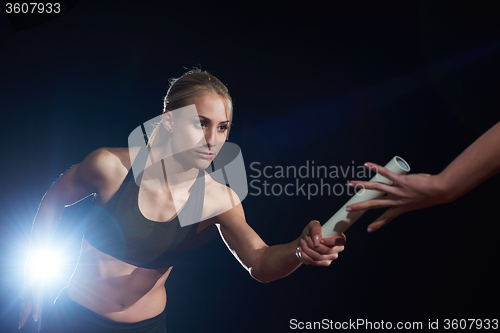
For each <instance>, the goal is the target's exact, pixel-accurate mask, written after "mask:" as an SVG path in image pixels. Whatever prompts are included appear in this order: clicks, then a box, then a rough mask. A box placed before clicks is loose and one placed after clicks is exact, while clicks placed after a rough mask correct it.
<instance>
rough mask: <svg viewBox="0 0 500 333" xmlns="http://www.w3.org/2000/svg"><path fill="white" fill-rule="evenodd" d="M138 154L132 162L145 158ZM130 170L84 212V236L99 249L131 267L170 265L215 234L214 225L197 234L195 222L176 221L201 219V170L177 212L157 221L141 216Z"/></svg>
mask: <svg viewBox="0 0 500 333" xmlns="http://www.w3.org/2000/svg"><path fill="white" fill-rule="evenodd" d="M143 151H145V149H142V150H141V152H143ZM141 152H140V153H139V154H138V157H139V156H141ZM143 156H144V155H143ZM146 156H147V155H146ZM138 157H136V159H135V161H134V165H135V163H138V160H144V159H141V158H138ZM133 169H134V168H131V169H130V170H129V172H128V174H127V176H126V177H125V179H124V181H123V183H122V184H121V186H120V188H119V189H118V191H117V192H116V193H115V194H114V195H113V196H112V197H111V199H109V201H108V202H106V203H105V204H104V205H98V204H97V203H96V202H95V200H94V202H93V204H92V207H91V208H90V211H89V213H88V215H87V222H86V230H85V239H86V240H87V241H88V242H89V243H90V244H91V245H92V246H93V247H95V248H96V249H98V250H99V251H102V252H104V253H106V254H109V255H110V256H112V257H114V258H117V259H119V260H122V261H124V262H127V263H129V264H132V265H134V266H138V267H144V268H163V267H170V266H172V265H174V264H175V263H176V262H177V261H178V260H179V259H180V257H181V256H182V255H183V254H184V253H185V252H186V251H188V250H191V249H194V248H196V247H198V246H200V245H202V244H204V243H205V242H207V241H208V240H209V239H210V238H211V237H212V236H213V235H214V234H215V231H216V228H215V226H214V225H210V226H209V227H207V228H205V229H203V230H202V231H201V232H199V233H198V232H197V231H196V230H197V228H198V223H193V224H189V225H187V226H184V227H182V226H181V225H180V223H179V217H180V218H181V220H183V221H185V220H184V219H186V220H188V221H201V213H202V210H203V200H204V194H205V177H204V176H205V172H204V171H203V170H200V172H199V174H198V177H197V179H196V180H195V182H194V184H193V185H192V187H191V190H190V193H191V195H190V196H189V198H188V200H187V202H186V204H185V205H184V207H183V209H182V210H181V211H180V212H179V214H178V215H176V216H175V218H174V219H172V220H171V221H169V222H156V221H152V220H149V219H147V218H146V217H144V215H143V214H142V213H141V211H140V209H139V203H138V197H139V186H137V184H136V182H135V179H134V174H133V171H132V170H133ZM134 170H137V169H134ZM141 176H142V175H140V177H141Z"/></svg>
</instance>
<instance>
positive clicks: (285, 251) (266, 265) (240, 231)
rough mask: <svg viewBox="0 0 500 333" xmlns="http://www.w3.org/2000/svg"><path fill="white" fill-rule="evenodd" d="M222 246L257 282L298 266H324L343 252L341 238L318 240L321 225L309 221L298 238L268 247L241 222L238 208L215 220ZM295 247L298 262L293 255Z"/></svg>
mask: <svg viewBox="0 0 500 333" xmlns="http://www.w3.org/2000/svg"><path fill="white" fill-rule="evenodd" d="M217 220H218V223H219V224H218V226H219V230H220V233H221V236H222V237H223V239H224V241H225V243H226V245H227V246H228V248H229V250H230V251H231V252H232V253H233V254H234V256H235V257H236V258H237V259H238V260H239V261H240V263H241V264H242V265H243V266H244V267H245V268H246V269H247V270H248V271H249V272H250V274H251V275H252V276H253V277H254V278H255V279H256V280H258V281H260V282H269V281H273V280H277V279H281V278H283V277H285V276H287V275H289V274H290V273H292V272H293V271H295V270H296V269H297V268H298V267H299V266H300V265H301V263H305V264H310V265H315V266H328V265H330V264H331V262H332V260H335V259H337V257H338V253H339V252H341V251H343V249H344V247H343V244H344V243H345V237H343V236H338V237H329V238H321V225H320V223H319V222H318V221H312V222H310V223H309V224H308V225H307V226H306V228H304V231H303V232H302V235H301V236H300V237H299V238H297V239H295V240H294V241H292V242H290V243H287V244H280V245H274V246H268V245H267V244H265V243H264V241H263V240H262V239H261V238H260V237H259V235H257V233H256V232H255V231H254V230H253V229H252V228H251V227H250V226H249V225H248V224H247V223H246V222H245V217H244V212H243V208H242V206H241V204H240V205H238V206H236V207H235V208H234V209H232V210H230V211H227V212H225V213H223V214H221V215H219V216H218V217H217ZM298 246H299V248H300V252H301V256H302V262H301V261H300V260H299V259H298V258H297V256H296V255H295V252H296V250H297V247H298Z"/></svg>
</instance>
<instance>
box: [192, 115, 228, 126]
mask: <svg viewBox="0 0 500 333" xmlns="http://www.w3.org/2000/svg"><path fill="white" fill-rule="evenodd" d="M194 117H196V116H194ZM198 118H201V119H202V120H205V121H206V122H207V123H209V122H211V121H212V120H211V119H210V118H208V117H205V116H202V115H200V114H199V115H198ZM228 122H229V120H224V121H221V122H219V124H223V123H228Z"/></svg>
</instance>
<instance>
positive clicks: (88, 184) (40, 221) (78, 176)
mask: <svg viewBox="0 0 500 333" xmlns="http://www.w3.org/2000/svg"><path fill="white" fill-rule="evenodd" d="M109 154H110V153H109V152H108V151H107V150H105V149H103V148H101V149H98V150H96V151H94V152H92V153H91V154H89V155H88V156H87V157H86V158H85V159H84V160H83V161H82V162H81V163H80V164H76V165H74V166H72V167H71V168H70V169H69V170H68V171H66V172H65V173H64V174H63V175H61V177H59V179H57V180H56V181H55V182H54V183H53V184H52V186H51V187H50V188H49V190H48V191H47V193H45V195H44V196H43V198H42V201H41V202H40V205H39V207H38V212H37V214H36V216H35V219H34V221H33V226H32V230H31V242H30V250H29V255H28V260H27V263H26V270H25V272H26V275H25V284H26V285H27V286H29V290H26V289H25V291H24V294H23V304H22V306H21V312H20V321H19V328H21V327H22V326H23V325H24V324H25V323H26V320H27V318H28V316H29V314H30V312H31V310H32V309H33V319H34V320H35V321H37V320H38V317H39V315H40V308H39V304H40V302H39V300H40V299H39V297H40V291H41V288H40V283H41V281H40V280H39V279H37V278H36V276H32V275H31V274H30V267H32V265H33V260H34V258H35V255H36V254H37V253H39V251H43V250H44V249H48V248H49V247H50V242H51V240H52V236H53V234H54V232H55V230H56V227H57V225H58V224H59V220H60V218H61V214H62V211H63V209H64V207H65V206H69V205H72V204H74V203H76V202H78V201H80V200H81V199H83V198H85V197H87V196H88V195H90V194H92V193H98V192H99V187H100V186H102V184H103V183H105V179H106V178H107V176H106V174H107V173H109V170H110V160H112V159H110V158H109ZM30 291H31V292H30Z"/></svg>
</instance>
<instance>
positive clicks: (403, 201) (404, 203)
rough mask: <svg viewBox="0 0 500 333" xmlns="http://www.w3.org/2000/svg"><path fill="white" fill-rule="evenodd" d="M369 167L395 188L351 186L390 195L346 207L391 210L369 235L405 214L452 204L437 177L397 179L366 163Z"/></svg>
mask: <svg viewBox="0 0 500 333" xmlns="http://www.w3.org/2000/svg"><path fill="white" fill-rule="evenodd" d="M365 167H366V168H369V169H371V170H373V169H376V170H377V171H378V173H379V174H381V175H382V176H384V177H385V178H387V179H389V180H391V181H392V185H387V184H382V183H378V182H369V181H351V182H349V186H352V187H354V186H356V188H360V187H361V188H365V189H367V190H377V191H381V192H384V193H387V194H388V195H387V196H385V197H381V198H378V199H372V200H367V201H363V202H359V203H356V204H352V205H349V206H347V207H346V209H347V211H360V210H368V209H377V208H389V210H387V211H386V212H385V213H384V214H382V215H381V216H380V217H379V218H378V219H376V220H375V221H374V222H373V223H371V224H370V225H369V226H368V231H369V232H372V231H376V230H378V229H380V228H381V227H383V226H384V225H386V224H387V223H389V222H390V221H392V220H393V219H394V218H396V217H397V216H399V215H401V214H403V213H405V212H408V211H412V210H416V209H421V208H425V207H429V206H433V205H436V204H439V203H444V202H447V201H448V199H447V198H446V196H445V195H444V193H443V191H442V190H441V189H440V187H439V182H438V179H437V176H432V175H429V174H423V173H420V174H409V175H396V174H394V173H392V172H391V171H389V170H387V169H386V168H384V167H382V166H380V165H377V164H374V163H365Z"/></svg>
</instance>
